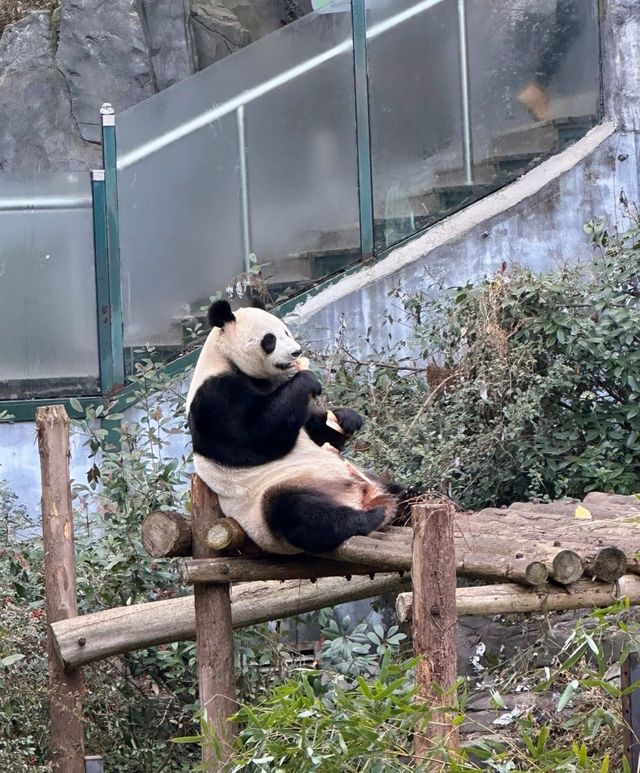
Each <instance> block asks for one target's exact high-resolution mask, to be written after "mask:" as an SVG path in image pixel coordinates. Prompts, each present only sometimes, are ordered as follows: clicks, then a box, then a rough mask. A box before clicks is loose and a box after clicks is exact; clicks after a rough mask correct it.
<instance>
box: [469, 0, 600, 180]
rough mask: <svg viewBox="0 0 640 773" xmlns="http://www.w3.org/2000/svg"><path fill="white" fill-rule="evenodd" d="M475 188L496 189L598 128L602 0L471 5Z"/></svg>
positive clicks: (474, 1) (498, 0) (491, 0)
mask: <svg viewBox="0 0 640 773" xmlns="http://www.w3.org/2000/svg"><path fill="white" fill-rule="evenodd" d="M466 11H467V29H468V32H469V64H470V68H469V69H470V83H471V126H472V133H473V156H474V181H475V182H477V183H484V184H486V185H489V186H493V187H496V186H497V185H500V184H501V183H503V182H505V181H508V180H510V179H513V178H514V177H516V176H518V175H520V174H522V173H523V172H525V171H526V170H527V169H529V168H530V167H532V166H535V165H536V164H538V163H539V162H540V160H541V159H542V158H543V157H545V156H548V155H550V154H551V153H554V152H557V151H558V150H561V149H562V148H563V147H564V146H565V145H567V144H568V143H570V142H572V141H574V140H576V139H578V138H579V137H581V136H583V135H584V134H585V133H586V131H588V130H589V129H590V128H591V127H592V126H594V125H595V123H596V122H597V120H598V113H599V80H600V78H599V47H598V45H599V44H598V40H599V36H598V28H597V12H596V3H595V1H594V0H535V2H517V3H514V2H513V0H467V2H466Z"/></svg>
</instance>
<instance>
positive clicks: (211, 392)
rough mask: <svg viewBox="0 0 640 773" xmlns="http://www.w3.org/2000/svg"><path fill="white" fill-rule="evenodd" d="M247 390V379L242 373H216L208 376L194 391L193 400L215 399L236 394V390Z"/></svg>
mask: <svg viewBox="0 0 640 773" xmlns="http://www.w3.org/2000/svg"><path fill="white" fill-rule="evenodd" d="M246 388H247V377H246V376H245V375H244V374H243V373H239V372H236V371H229V372H226V373H217V374H216V375H214V376H208V377H207V378H205V379H203V381H202V383H201V384H200V386H199V387H198V389H197V390H196V393H195V395H194V398H196V397H198V398H200V399H202V398H205V397H208V398H210V399H215V398H216V397H223V396H226V395H229V394H233V393H234V392H235V393H237V391H238V390H244V389H246Z"/></svg>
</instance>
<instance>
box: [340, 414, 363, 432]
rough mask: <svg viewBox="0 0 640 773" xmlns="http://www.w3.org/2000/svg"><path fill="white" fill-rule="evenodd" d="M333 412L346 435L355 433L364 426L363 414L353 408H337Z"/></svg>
mask: <svg viewBox="0 0 640 773" xmlns="http://www.w3.org/2000/svg"><path fill="white" fill-rule="evenodd" d="M333 413H334V415H335V417H336V419H337V420H338V424H339V425H340V427H341V428H342V431H343V432H344V434H345V435H353V433H354V432H357V431H358V430H359V429H360V427H361V426H362V422H363V419H362V416H360V414H359V413H358V412H357V411H354V410H353V409H352V408H335V409H334V411H333Z"/></svg>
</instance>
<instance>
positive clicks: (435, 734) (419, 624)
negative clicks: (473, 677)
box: [411, 502, 458, 770]
mask: <svg viewBox="0 0 640 773" xmlns="http://www.w3.org/2000/svg"><path fill="white" fill-rule="evenodd" d="M453 518H454V513H453V508H452V506H451V505H450V504H449V503H446V502H442V503H436V504H428V505H426V504H424V505H415V506H414V507H413V525H414V537H413V568H412V571H411V575H412V579H413V647H414V650H415V653H416V655H417V656H418V657H419V658H420V661H419V663H418V666H417V668H416V683H417V686H418V697H419V699H420V700H422V701H425V702H426V703H427V704H428V705H429V706H430V707H431V708H432V709H433V713H432V717H431V721H430V722H429V724H428V725H426V726H424V727H421V728H417V729H416V734H415V740H414V754H415V758H416V763H420V762H423V761H425V760H429V762H430V767H429V770H444V767H443V765H444V763H440V761H439V760H438V755H437V752H436V751H435V749H436V748H437V746H438V745H440V746H441V747H442V745H446V746H447V747H448V748H455V747H456V744H457V737H456V731H455V729H454V728H453V726H452V724H451V721H450V719H449V718H448V717H447V712H446V711H445V710H444V707H445V706H447V705H449V696H450V690H451V688H452V687H453V685H454V683H455V681H456V677H457V651H458V647H457V616H456V561H455V551H454V542H453ZM448 693H449V694H448Z"/></svg>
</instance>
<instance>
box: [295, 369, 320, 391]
mask: <svg viewBox="0 0 640 773" xmlns="http://www.w3.org/2000/svg"><path fill="white" fill-rule="evenodd" d="M292 381H295V383H296V385H297V386H298V388H299V389H302V391H304V392H307V393H308V394H310V395H313V397H317V396H318V395H320V394H322V384H321V383H320V382H319V381H318V379H317V378H316V377H315V376H314V375H313V373H312V372H311V371H310V370H301V371H300V372H299V373H297V374H296V375H295V376H294V378H293V379H292Z"/></svg>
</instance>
